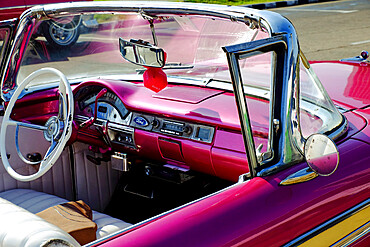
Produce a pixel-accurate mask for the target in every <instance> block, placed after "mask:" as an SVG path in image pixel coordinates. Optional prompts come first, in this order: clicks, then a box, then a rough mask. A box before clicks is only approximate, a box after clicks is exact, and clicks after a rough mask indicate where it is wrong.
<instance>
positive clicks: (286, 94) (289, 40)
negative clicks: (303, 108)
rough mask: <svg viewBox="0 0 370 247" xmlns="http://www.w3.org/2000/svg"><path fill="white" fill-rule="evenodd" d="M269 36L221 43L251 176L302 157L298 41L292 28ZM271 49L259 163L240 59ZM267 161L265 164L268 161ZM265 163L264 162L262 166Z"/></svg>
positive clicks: (279, 168) (276, 168)
mask: <svg viewBox="0 0 370 247" xmlns="http://www.w3.org/2000/svg"><path fill="white" fill-rule="evenodd" d="M290 31H291V32H288V33H281V34H279V35H276V36H273V37H271V38H267V39H262V40H256V41H252V42H248V43H243V44H237V45H231V46H226V47H224V48H223V49H224V51H225V52H226V54H227V58H228V63H229V68H230V74H231V78H232V84H233V88H234V93H235V97H236V102H237V107H238V112H239V117H240V121H241V130H242V134H243V138H244V143H245V146H246V149H247V156H248V165H249V170H250V175H251V177H254V176H267V175H269V174H271V173H274V172H277V171H279V170H282V169H284V168H285V167H286V166H288V165H291V164H292V163H293V162H294V163H296V162H300V161H302V160H303V155H302V152H301V147H302V145H303V141H304V139H303V137H302V135H301V132H300V129H299V80H298V79H299V77H298V74H297V68H298V59H299V45H298V41H297V38H296V34H295V31H294V29H293V28H291V30H290ZM267 52H273V54H274V56H273V62H272V77H273V78H272V85H271V96H270V125H269V126H270V127H269V128H270V130H269V145H270V152H271V154H269V157H268V159H266V160H262V161H260V162H259V163H258V161H257V158H256V151H255V148H254V141H253V136H252V130H251V127H250V119H249V116H248V109H247V104H246V100H245V94H244V91H243V87H244V85H243V82H242V79H241V72H240V68H239V62H238V61H239V60H242V59H245V58H248V57H252V56H255V55H258V54H262V53H267ZM267 164H268V165H267ZM265 165H266V166H265Z"/></svg>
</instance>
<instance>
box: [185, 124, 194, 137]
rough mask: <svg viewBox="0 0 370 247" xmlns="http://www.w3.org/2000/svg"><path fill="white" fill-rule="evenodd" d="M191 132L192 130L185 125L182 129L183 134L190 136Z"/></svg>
mask: <svg viewBox="0 0 370 247" xmlns="http://www.w3.org/2000/svg"><path fill="white" fill-rule="evenodd" d="M192 131H193V129H192V128H191V127H190V126H189V125H186V126H185V127H184V133H185V134H187V135H190V134H191V132H192Z"/></svg>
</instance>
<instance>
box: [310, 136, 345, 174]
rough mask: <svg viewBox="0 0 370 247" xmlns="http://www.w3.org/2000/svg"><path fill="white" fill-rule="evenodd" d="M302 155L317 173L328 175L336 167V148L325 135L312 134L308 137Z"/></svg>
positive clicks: (337, 155) (337, 159) (337, 158)
mask: <svg viewBox="0 0 370 247" xmlns="http://www.w3.org/2000/svg"><path fill="white" fill-rule="evenodd" d="M304 155H305V158H306V161H307V164H308V166H309V167H310V168H311V169H312V170H313V171H314V172H315V173H317V174H318V175H321V176H329V175H331V174H332V173H333V172H335V170H336V169H337V167H338V163H339V153H338V149H337V147H336V145H335V143H334V142H333V141H332V140H331V139H330V138H329V137H327V136H326V135H321V134H313V135H311V136H310V137H308V138H307V141H306V144H305V147H304Z"/></svg>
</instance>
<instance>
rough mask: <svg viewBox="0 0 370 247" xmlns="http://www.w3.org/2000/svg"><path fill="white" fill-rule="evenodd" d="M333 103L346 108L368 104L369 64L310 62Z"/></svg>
mask: <svg viewBox="0 0 370 247" xmlns="http://www.w3.org/2000/svg"><path fill="white" fill-rule="evenodd" d="M311 65H312V68H313V69H314V71H315V72H316V74H317V76H318V77H319V79H320V80H321V83H322V84H323V85H324V87H325V89H326V90H327V92H328V94H329V96H330V98H331V99H332V100H333V101H334V103H335V104H337V105H340V106H341V107H344V108H346V109H348V110H352V109H358V108H364V107H366V106H369V105H370V64H369V63H351V62H340V61H325V62H317V61H314V62H311Z"/></svg>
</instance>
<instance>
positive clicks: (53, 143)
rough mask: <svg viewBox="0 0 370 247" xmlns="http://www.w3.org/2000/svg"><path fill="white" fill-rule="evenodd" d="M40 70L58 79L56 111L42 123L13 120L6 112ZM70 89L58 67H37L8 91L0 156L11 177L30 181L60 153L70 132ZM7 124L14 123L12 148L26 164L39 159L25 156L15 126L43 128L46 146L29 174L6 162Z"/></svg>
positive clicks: (71, 108)
mask: <svg viewBox="0 0 370 247" xmlns="http://www.w3.org/2000/svg"><path fill="white" fill-rule="evenodd" d="M44 73H54V74H56V75H57V76H59V78H60V82H59V88H58V89H59V94H60V97H59V112H58V116H53V117H51V118H49V120H48V121H47V122H46V124H45V125H44V126H41V125H37V124H32V123H25V122H19V121H14V120H12V119H10V114H11V112H12V109H13V107H14V105H15V102H16V100H17V99H18V97H19V95H20V93H21V92H22V91H23V90H24V88H25V87H26V86H27V85H28V84H29V83H30V82H31V81H32V80H33V79H34V78H36V77H37V76H39V75H41V74H44ZM73 108H74V103H73V93H72V89H71V86H70V85H69V82H68V80H67V78H66V77H65V75H64V74H63V73H62V72H60V71H59V70H56V69H53V68H43V69H40V70H37V71H35V72H33V73H32V74H30V75H29V76H28V77H27V78H26V79H24V81H23V82H22V83H21V84H20V85H19V86H18V88H17V89H16V90H15V92H14V94H13V95H12V97H11V99H10V101H9V103H8V107H7V108H6V111H5V113H4V117H3V123H2V125H1V131H0V152H1V159H2V162H3V165H4V168H5V170H6V171H7V172H8V173H9V174H10V175H11V176H12V177H13V178H15V179H17V180H19V181H24V182H26V181H32V180H35V179H37V178H39V177H41V176H42V175H44V174H45V173H46V172H47V171H48V170H49V169H50V168H51V167H52V166H53V164H54V163H55V162H56V161H57V159H58V158H59V156H60V154H61V153H62V151H63V149H64V146H65V145H66V143H67V141H68V140H69V138H70V136H71V134H72V116H73ZM8 126H15V127H16V134H15V142H16V149H17V154H18V156H19V157H20V158H21V160H22V161H23V162H25V163H27V164H31V165H35V164H39V163H40V162H32V161H29V160H27V159H26V158H25V157H24V156H23V155H22V153H21V152H20V149H19V145H18V144H19V140H18V138H19V137H18V133H19V128H20V127H24V128H29V129H34V130H41V131H43V132H44V137H45V139H46V140H47V141H49V142H50V147H49V148H48V150H47V151H46V153H45V156H44V158H43V160H42V161H41V163H40V167H39V170H38V171H37V172H36V173H34V174H32V175H27V176H25V175H20V174H18V173H17V172H16V171H14V170H13V168H12V167H11V165H10V164H9V160H8V158H7V155H6V154H7V152H6V148H5V147H6V131H7V127H8Z"/></svg>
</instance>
